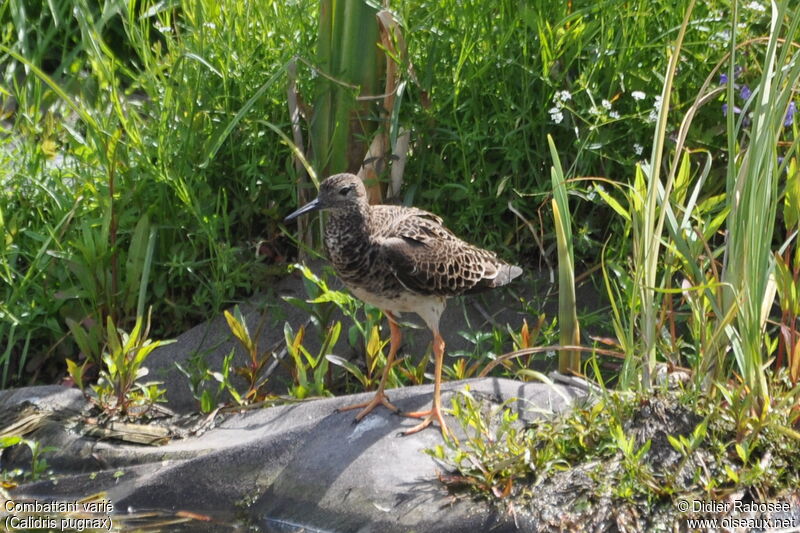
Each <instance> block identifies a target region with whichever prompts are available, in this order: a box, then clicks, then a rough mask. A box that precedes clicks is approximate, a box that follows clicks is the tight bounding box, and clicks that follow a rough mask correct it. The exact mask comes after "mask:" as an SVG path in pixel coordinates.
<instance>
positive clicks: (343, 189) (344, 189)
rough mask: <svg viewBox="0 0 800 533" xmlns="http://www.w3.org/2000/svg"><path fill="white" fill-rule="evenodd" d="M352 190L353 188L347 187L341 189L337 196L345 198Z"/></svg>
mask: <svg viewBox="0 0 800 533" xmlns="http://www.w3.org/2000/svg"><path fill="white" fill-rule="evenodd" d="M352 190H353V186H352V185H348V186H347V187H342V188H341V189H339V194H341V195H342V196H347V195H348V194H350V192H351V191H352Z"/></svg>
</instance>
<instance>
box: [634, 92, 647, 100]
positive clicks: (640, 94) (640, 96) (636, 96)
mask: <svg viewBox="0 0 800 533" xmlns="http://www.w3.org/2000/svg"><path fill="white" fill-rule="evenodd" d="M646 96H647V95H646V94H644V93H643V92H642V91H633V92H632V93H631V98H633V99H634V100H636V101H637V102H638V101H639V100H644V99H645V97H646Z"/></svg>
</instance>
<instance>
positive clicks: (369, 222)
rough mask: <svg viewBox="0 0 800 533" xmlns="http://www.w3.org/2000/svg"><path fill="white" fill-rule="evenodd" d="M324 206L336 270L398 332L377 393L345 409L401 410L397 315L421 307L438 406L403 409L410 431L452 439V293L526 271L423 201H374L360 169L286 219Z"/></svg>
mask: <svg viewBox="0 0 800 533" xmlns="http://www.w3.org/2000/svg"><path fill="white" fill-rule="evenodd" d="M320 209H324V210H327V211H328V213H329V216H328V218H327V221H326V223H325V230H324V240H325V246H326V248H327V250H328V256H329V258H330V261H331V263H332V264H333V268H334V269H335V271H336V273H337V275H338V276H339V277H340V278H341V280H342V281H343V282H344V284H345V286H347V288H348V289H349V290H350V292H351V293H352V294H353V295H354V296H355V297H356V298H358V299H360V300H362V301H364V302H367V303H369V304H371V305H373V306H375V307H377V308H379V309H380V310H381V311H382V312H383V313H384V315H386V318H387V319H388V320H389V328H390V332H391V337H390V345H389V355H388V356H387V361H386V367H385V368H384V370H383V375H382V376H381V381H380V383H379V385H378V390H377V391H376V393H375V396H374V397H373V398H372V400H370V401H368V402H365V403H361V404H356V405H351V406H348V407H345V408H342V409H339V410H340V411H344V410H348V409H361V411H360V412H359V413H358V414H357V415H356V417H355V421H356V422H358V421H360V420H361V419H362V418H364V417H365V416H366V415H367V414H368V413H369V412H370V411H372V410H373V409H374V408H375V407H377V406H378V405H383V406H385V407H386V408H388V409H389V410H391V411H393V412H395V413H400V409H398V408H397V407H395V406H394V405H393V404H392V403H391V402H390V401H389V398H388V397H387V396H386V393H385V390H384V389H385V387H386V377H387V375H388V374H389V371H390V369H391V368H392V364H393V362H394V358H395V355H396V354H397V350H398V348H399V347H400V342H401V339H402V333H401V331H400V327H399V326H398V323H397V317H398V316H399V315H400V314H401V313H406V312H414V313H416V314H418V315H419V316H420V317H421V318H422V320H424V321H425V324H426V325H427V326H428V328H429V329H430V330H431V332H432V333H433V353H434V356H435V369H434V389H433V404H432V406H431V408H430V409H429V410H426V411H419V412H411V413H402V414H403V415H404V416H408V417H413V418H419V419H422V421H421V422H420V423H419V424H418V425H416V426H414V427H412V428H411V429H409V430H407V431H405V432H404V433H403V434H404V435H409V434H411V433H416V432H418V431H420V430H422V429H423V428H425V427H427V426H429V425H430V424H431V423H432V422H434V421H436V422H438V424H439V427H440V428H441V431H442V434H443V435H444V436H445V437H449V436H450V433H449V431H448V429H447V425H446V424H445V421H444V418H443V416H442V399H441V382H442V359H443V357H444V348H445V343H444V339H442V336H441V334H440V333H439V318H440V317H441V315H442V312H443V311H444V309H445V305H446V302H447V299H448V298H451V297H453V296H458V295H461V294H471V293H476V292H481V291H483V290H487V289H492V288H494V287H500V286H502V285H505V284H507V283H509V282H510V281H511V280H513V279H514V278H516V277H517V276H519V275H520V274H522V269H521V268H519V267H518V266H514V265H510V264H508V263H505V262H503V261H501V260H500V259H498V258H497V256H496V255H495V254H494V253H492V252H489V251H488V250H483V249H481V248H478V247H476V246H473V245H471V244H469V243H466V242H464V241H462V240H461V239H459V238H458V237H456V236H455V235H454V234H453V233H452V232H451V231H450V230H449V229H447V228H446V227H445V226H444V225H443V224H442V219H441V218H440V217H438V216H436V215H434V214H432V213H429V212H427V211H423V210H422V209H417V208H416V207H403V206H397V205H369V203H368V202H367V192H366V189H365V188H364V184H363V183H362V181H361V179H360V178H358V177H357V176H354V175H353V174H336V175H334V176H331V177H329V178H327V179H326V180H325V181H323V182H322V183H321V184H320V188H319V194H318V196H317V198H316V199H315V200H312V201H311V202H309V203H308V204H306V205H304V206H303V207H301V208H300V209H298V210H297V211H295V212H293V213H292V214H290V215H289V216H287V217H286V219H285V221H287V222H288V221H290V220H292V219H294V218H296V217H298V216H300V215H302V214H304V213H309V212H311V211H315V210H320Z"/></svg>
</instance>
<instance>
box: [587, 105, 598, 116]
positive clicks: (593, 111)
mask: <svg viewBox="0 0 800 533" xmlns="http://www.w3.org/2000/svg"><path fill="white" fill-rule="evenodd" d="M589 114H590V115H594V116H598V115H600V109H598V108H597V106H592V107H590V108H589Z"/></svg>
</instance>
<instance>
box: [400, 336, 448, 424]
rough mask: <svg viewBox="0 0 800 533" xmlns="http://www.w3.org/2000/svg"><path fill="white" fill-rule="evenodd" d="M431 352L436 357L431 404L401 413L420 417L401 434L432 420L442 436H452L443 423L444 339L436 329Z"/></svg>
mask: <svg viewBox="0 0 800 533" xmlns="http://www.w3.org/2000/svg"><path fill="white" fill-rule="evenodd" d="M433 354H434V357H435V359H436V367H435V370H434V379H433V405H432V406H431V409H430V410H428V411H416V412H413V413H402V414H403V416H408V417H412V418H422V419H423V420H422V422H420V423H419V424H417V425H416V426H414V427H413V428H411V429H409V430H406V431H404V432H403V435H411V434H412V433H416V432H418V431H421V430H423V429H425V428H426V427H428V426H430V425H431V423H433V422H434V421H436V422H438V423H439V427H440V428H441V430H442V436H443V437H445V438H452V436H453V435H452V433H450V430H449V429H447V424H445V423H444V417H443V416H442V394H441V389H442V361H443V359H444V339H442V336H441V335H440V334H439V332H438V331H434V332H433Z"/></svg>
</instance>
